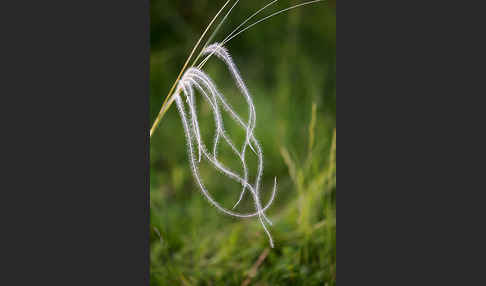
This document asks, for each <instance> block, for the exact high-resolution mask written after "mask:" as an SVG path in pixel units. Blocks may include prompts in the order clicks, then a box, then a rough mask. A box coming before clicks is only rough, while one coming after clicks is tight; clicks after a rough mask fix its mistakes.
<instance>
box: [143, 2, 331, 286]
mask: <svg viewBox="0 0 486 286" xmlns="http://www.w3.org/2000/svg"><path fill="white" fill-rule="evenodd" d="M268 2H270V1H268ZM268 2H264V1H253V0H252V1H250V0H242V1H240V3H239V4H238V5H237V6H236V7H235V9H234V10H233V12H232V14H231V15H230V16H229V18H228V20H227V21H226V22H225V24H224V25H223V26H222V28H221V30H220V31H219V32H218V34H217V35H216V37H215V38H214V41H221V40H222V39H223V38H225V36H226V35H227V34H228V33H230V32H231V31H232V30H233V29H234V28H236V27H237V26H238V25H239V24H240V23H241V22H242V21H244V20H245V19H246V18H247V17H248V16H250V15H251V14H253V13H254V12H255V11H257V10H258V9H260V8H261V7H263V6H264V5H266V4H267V3H268ZM302 2H305V1H278V2H277V3H276V4H274V5H272V6H270V7H269V8H268V9H267V10H265V11H264V12H263V13H262V14H261V15H259V16H257V17H256V18H254V20H252V21H250V23H252V22H253V21H255V20H256V19H260V18H261V17H264V16H267V15H270V14H271V13H273V12H275V11H278V10H280V9H283V8H287V7H289V6H292V5H295V4H299V3H302ZM223 4H224V1H223V0H221V1H219V0H218V1H206V0H198V1H163V0H152V1H151V27H150V28H151V60H150V64H151V73H150V83H151V90H150V92H151V93H150V112H151V113H150V116H151V122H153V120H154V118H155V117H156V115H157V113H158V112H159V109H160V107H161V104H162V102H163V100H164V98H165V97H166V96H167V93H168V91H169V90H170V88H171V86H172V84H173V82H174V80H175V79H176V78H177V75H178V73H179V71H180V69H181V68H182V66H183V64H184V62H185V60H186V58H187V56H188V55H189V53H190V51H191V49H192V47H193V46H194V44H195V43H196V41H197V39H198V38H199V36H200V35H201V33H202V32H203V31H204V29H205V27H206V26H207V24H208V23H209V22H210V20H211V19H212V17H213V16H214V15H215V14H216V13H217V11H218V10H219V8H221V6H222V5H223ZM332 6H333V4H332V3H325V2H320V3H316V4H312V5H309V6H305V7H301V8H297V9H295V10H291V11H289V12H286V13H284V14H280V15H278V16H275V17H273V18H271V19H269V20H267V21H265V22H263V23H261V24H258V25H256V26H255V27H253V28H252V29H250V30H248V31H246V32H245V33H243V34H241V35H240V36H239V37H236V38H235V39H233V40H232V41H230V42H229V43H228V44H227V45H226V47H227V48H228V50H229V51H230V53H231V55H232V56H233V59H234V61H235V63H236V65H237V66H238V67H239V69H240V72H241V74H242V76H243V78H244V80H245V82H246V84H247V86H248V88H249V89H250V92H251V93H252V96H253V100H254V102H255V108H256V112H257V125H256V130H255V134H256V137H257V138H258V139H259V141H260V143H261V145H262V147H263V151H264V156H265V157H264V167H265V169H264V177H263V187H262V192H263V198H264V201H266V199H267V198H268V196H269V194H270V192H271V188H272V185H273V179H274V177H277V179H278V194H277V199H276V201H275V202H274V204H273V205H272V207H271V208H270V209H269V210H268V211H267V215H268V217H269V218H270V219H271V220H272V221H273V222H274V225H273V226H272V227H270V231H271V232H272V235H273V237H274V240H275V248H274V249H270V250H269V251H268V250H267V249H268V248H269V244H268V239H267V237H266V235H265V233H264V231H263V229H262V227H261V225H260V224H259V222H258V219H255V218H252V219H243V220H241V219H235V218H231V217H227V216H225V215H223V214H221V213H219V212H218V211H217V210H216V209H215V208H213V207H211V206H210V204H209V203H208V202H207V201H206V199H205V198H204V197H203V196H202V195H201V194H200V192H199V189H198V188H197V186H196V184H195V182H194V180H193V178H192V175H191V172H190V167H189V163H188V160H187V153H186V143H185V138H184V132H183V130H182V125H181V121H180V119H179V116H178V113H177V110H176V108H175V105H174V106H172V107H171V109H170V110H169V111H168V112H167V114H166V116H165V117H164V118H163V120H162V122H161V125H160V126H159V128H158V130H157V131H156V132H155V134H154V135H153V136H152V138H151V150H150V152H151V153H150V167H151V168H150V172H151V173H150V183H151V191H150V196H151V199H150V204H151V210H150V213H151V217H150V219H151V234H150V238H151V245H150V246H151V285H335V283H336V282H335V281H336V248H335V247H336V241H335V237H336V219H335V212H336V204H335V192H336V163H335V162H336V160H335V149H336V147H335V126H336V12H335V11H336V10H335V8H333V7H332ZM204 70H205V72H207V74H208V75H209V76H211V78H212V79H213V80H214V82H215V83H216V84H217V85H218V88H219V89H220V90H221V91H222V92H223V93H224V94H225V95H226V97H227V98H228V100H229V101H230V102H231V103H232V104H233V106H234V107H235V108H236V109H237V111H238V112H239V114H241V115H242V117H243V118H247V106H246V105H245V102H244V101H243V100H242V99H241V95H240V94H239V93H238V90H237V88H236V86H235V84H234V83H233V81H232V80H231V76H230V75H229V73H228V72H227V70H226V68H225V66H224V65H223V64H222V63H221V62H219V61H218V60H216V59H215V58H213V59H211V60H210V61H209V62H208V64H207V65H206V66H205V68H204ZM197 102H198V113H199V115H200V125H201V126H200V128H201V130H202V131H203V137H204V138H205V140H206V144H207V145H211V142H212V136H213V133H214V123H213V122H212V115H211V113H210V109H209V108H208V106H207V103H205V102H204V101H203V100H202V98H201V97H200V96H198V100H197ZM225 120H226V118H225ZM226 122H228V124H227V127H228V133H229V134H230V136H231V137H232V138H234V140H235V142H237V143H238V144H241V142H242V141H243V139H244V132H243V131H242V130H239V128H237V125H236V124H231V123H229V117H228V120H226V121H225V123H226ZM220 154H221V158H222V160H223V161H224V162H227V164H228V165H230V166H237V165H235V161H234V158H233V157H234V156H232V155H231V152H229V148H227V149H224V148H223V147H222V150H221V153H220ZM249 162H250V164H252V165H253V166H255V165H256V160H254V158H253V159H251V158H249ZM235 169H236V170H237V167H235ZM251 170H252V171H253V172H254V170H255V167H253V169H251ZM201 174H202V176H203V179H204V182H205V183H206V186H207V188H208V190H209V191H210V192H211V194H212V195H213V196H214V197H215V198H217V199H218V201H219V202H221V204H223V205H224V206H226V207H227V208H231V207H232V206H233V204H234V202H235V201H236V200H237V199H238V196H239V192H240V187H239V186H238V185H237V184H236V183H234V182H232V181H231V180H229V179H227V178H225V177H223V176H221V175H220V174H218V173H217V172H216V171H215V170H214V169H211V168H209V166H207V164H206V165H204V164H202V166H201ZM238 210H239V211H242V212H248V211H251V210H252V209H251V199H250V198H249V196H247V197H246V198H245V201H244V202H243V203H242V205H241V206H239V207H238ZM259 257H260V258H261V259H260V262H261V263H258V262H257V261H258V260H259Z"/></svg>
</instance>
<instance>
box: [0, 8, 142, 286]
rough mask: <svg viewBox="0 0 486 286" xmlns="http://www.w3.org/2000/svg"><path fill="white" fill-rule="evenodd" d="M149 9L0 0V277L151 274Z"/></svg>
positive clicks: (84, 279)
mask: <svg viewBox="0 0 486 286" xmlns="http://www.w3.org/2000/svg"><path fill="white" fill-rule="evenodd" d="M149 9H150V1H149V0H136V1H115V0H106V1H99V0H85V1H56V0H46V1H4V2H1V3H0V16H1V17H0V18H1V19H2V25H0V26H1V27H0V29H1V32H2V33H1V34H2V40H1V41H2V44H1V45H0V62H1V64H0V73H1V74H2V75H4V76H3V77H2V81H1V84H0V94H1V96H0V111H1V112H0V117H1V120H0V129H1V130H2V135H1V137H2V139H1V140H0V158H1V160H0V167H1V169H2V170H3V172H2V177H1V179H0V190H1V191H0V213H1V215H0V223H1V225H2V229H1V231H0V233H1V235H0V263H2V265H6V267H5V268H3V269H2V271H0V285H117V286H124V285H127V286H132V285H137V286H148V285H149V253H150V251H149V225H150V224H149V207H150V202H149V144H150V142H149V75H150V31H149V29H150V18H149V17H150V11H149Z"/></svg>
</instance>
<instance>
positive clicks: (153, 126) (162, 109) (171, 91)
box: [150, 0, 231, 137]
mask: <svg viewBox="0 0 486 286" xmlns="http://www.w3.org/2000/svg"><path fill="white" fill-rule="evenodd" d="M230 1H231V0H228V1H226V3H225V4H224V5H223V7H222V8H221V9H220V10H219V11H218V13H217V14H216V16H214V18H213V20H211V22H210V23H209V25H208V26H207V27H206V30H204V32H203V34H202V35H201V37H200V38H199V40H198V41H197V43H196V45H195V46H194V48H193V49H192V51H191V54H190V55H189V57H188V58H187V60H186V62H185V63H184V66H183V67H182V69H181V71H180V72H179V75H178V76H177V79H176V80H175V82H174V84H173V85H172V88H171V89H170V91H169V94H168V95H167V97H166V98H165V100H164V102H163V103H162V107H161V108H160V112H159V114H158V115H157V118H155V121H154V124H153V125H152V128H150V137H152V134H153V133H154V131H155V130H156V129H157V127H158V126H159V124H160V120H161V119H162V118H163V117H164V114H165V112H166V111H167V110H168V109H169V107H170V105H171V104H172V102H173V100H170V101H169V98H170V97H172V95H173V94H174V93H173V92H174V89H175V88H176V86H177V83H178V82H179V80H180V78H181V77H182V75H183V74H184V71H185V70H186V68H187V66H188V65H189V62H190V61H191V59H192V56H193V55H194V53H195V52H196V50H197V48H198V47H199V45H200V44H201V41H202V39H203V38H204V36H206V34H207V32H208V31H209V29H210V28H211V26H212V25H213V23H214V21H216V19H217V18H218V16H219V14H221V12H223V10H224V8H225V7H226V6H227V5H228V3H229V2H230ZM175 93H177V91H176V92H175ZM168 102H170V103H168ZM166 104H167V107H165V108H164V106H166Z"/></svg>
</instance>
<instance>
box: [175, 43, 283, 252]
mask: <svg viewBox="0 0 486 286" xmlns="http://www.w3.org/2000/svg"><path fill="white" fill-rule="evenodd" d="M213 49H217V50H219V51H217V53H218V55H220V56H221V57H222V58H223V59H224V60H223V61H224V62H225V63H226V64H227V65H228V67H229V68H230V70H231V72H232V73H233V76H234V77H235V78H236V79H237V84H238V86H239V87H240V90H241V91H242V93H243V94H244V96H245V98H246V100H247V103H248V105H249V114H250V116H249V120H248V123H245V122H243V120H242V119H241V117H240V116H239V115H238V114H237V113H236V112H235V111H234V110H233V108H232V107H231V106H230V105H229V104H228V103H227V100H226V99H225V97H224V95H223V94H222V93H221V92H219V91H218V89H217V87H216V85H215V84H214V82H213V81H212V80H211V78H210V77H209V76H208V75H207V74H205V73H204V72H203V71H201V70H199V69H197V68H190V69H189V70H188V71H187V72H186V73H185V74H184V76H183V77H182V80H181V88H180V89H181V90H182V91H183V94H184V95H185V97H186V102H187V105H188V106H189V112H190V114H191V118H190V120H188V119H187V116H186V114H185V107H184V106H183V102H182V100H181V99H180V96H179V97H178V98H176V103H177V105H178V110H179V113H180V116H181V119H182V121H183V125H184V130H185V132H186V138H187V141H188V147H189V152H188V153H189V157H190V158H189V160H190V162H191V167H192V168H191V169H192V172H193V175H194V177H195V179H196V181H197V182H198V184H199V187H200V188H201V190H202V192H203V194H204V195H205V196H206V198H208V200H209V201H210V202H211V203H212V204H213V205H215V206H216V207H217V208H218V209H220V210H222V211H223V212H225V213H227V214H230V215H234V216H238V215H239V214H238V215H235V214H237V213H235V212H231V213H229V212H228V210H226V209H224V208H222V207H221V206H219V204H218V203H217V202H215V201H214V200H213V199H212V198H210V197H209V194H208V192H207V191H206V189H205V187H204V183H203V182H202V179H201V178H200V175H199V172H198V169H197V163H196V159H195V157H194V156H195V155H194V150H193V145H192V144H193V141H195V142H196V144H197V147H198V148H199V150H201V151H202V154H203V155H204V157H205V158H206V159H207V160H208V161H209V162H210V163H211V164H212V165H213V167H214V168H216V169H217V170H218V171H220V172H221V173H223V174H225V175H227V176H228V177H230V178H231V179H233V180H235V181H237V182H239V183H240V184H241V185H242V188H243V190H242V192H241V194H240V199H239V200H238V202H239V201H241V198H242V197H243V194H244V191H245V190H246V189H249V190H250V192H251V193H252V197H253V200H254V203H255V209H256V212H255V214H256V215H258V217H259V220H260V222H261V224H262V226H263V229H264V230H265V232H266V233H267V235H268V238H269V240H270V245H271V246H272V247H273V240H272V237H271V235H270V232H269V230H268V229H267V227H266V225H265V222H264V220H265V221H266V222H267V223H269V224H271V222H270V220H269V219H268V218H267V217H266V215H265V213H264V211H265V209H266V208H268V207H269V206H270V205H271V202H272V201H273V198H274V197H275V192H276V180H275V185H274V190H273V192H272V198H271V199H270V201H269V203H268V204H267V206H265V208H262V205H261V201H260V192H259V188H260V180H261V176H262V173H263V152H262V150H261V146H260V144H259V143H258V141H257V139H256V138H255V136H254V134H253V129H254V127H255V118H256V114H255V113H256V112H255V107H254V104H253V101H252V99H251V96H250V94H249V92H248V89H247V88H246V86H245V84H244V83H243V80H242V79H241V76H240V74H239V72H238V70H237V69H236V66H235V65H234V63H233V62H232V60H231V58H230V57H229V53H228V52H227V51H226V50H224V49H222V47H219V46H218V45H212V46H211V48H208V49H207V51H206V52H208V53H209V52H212V51H213ZM192 86H194V87H195V88H196V89H198V90H199V91H200V92H201V94H202V95H203V97H204V98H205V99H206V101H207V102H208V103H209V105H210V107H211V111H212V112H213V114H214V120H215V125H216V134H215V140H214V146H213V153H212V154H211V153H210V152H208V151H207V147H206V144H205V143H204V141H203V140H202V139H201V137H200V136H199V134H200V132H199V130H198V128H199V127H198V125H197V124H196V123H194V122H195V121H197V118H196V115H195V114H196V112H195V104H194V93H193V91H192V88H193V87H192ZM219 104H222V105H223V107H224V109H225V110H226V111H227V112H229V113H230V115H231V117H232V118H233V119H234V120H236V121H237V123H239V124H240V125H241V127H242V128H244V129H245V130H246V137H247V138H246V140H245V143H244V144H243V147H242V150H241V151H239V150H238V148H236V146H235V145H234V143H233V142H232V141H231V139H230V138H229V137H228V136H227V135H226V132H225V129H224V123H223V119H222V115H221V111H220V109H219ZM189 122H192V124H191V127H192V128H190V124H189ZM220 137H222V138H223V139H224V141H225V142H226V143H227V144H228V145H229V146H230V147H231V149H232V150H233V152H234V153H235V154H236V155H237V156H238V158H239V159H240V161H241V164H242V167H243V170H244V174H243V175H239V174H237V173H236V172H235V171H233V170H230V169H229V168H228V167H226V166H224V164H222V163H221V162H220V161H219V160H218V158H217V147H218V144H219V140H218V138H220ZM252 145H255V146H254V147H253V146H252ZM247 146H252V147H251V149H252V150H253V152H254V153H255V154H256V155H257V157H258V172H257V176H256V180H255V183H254V184H253V185H252V184H251V183H250V182H249V181H248V168H247V164H246V161H245V152H246V147H247ZM255 149H256V150H255ZM199 162H200V161H199ZM238 202H237V203H238ZM235 206H236V204H235Z"/></svg>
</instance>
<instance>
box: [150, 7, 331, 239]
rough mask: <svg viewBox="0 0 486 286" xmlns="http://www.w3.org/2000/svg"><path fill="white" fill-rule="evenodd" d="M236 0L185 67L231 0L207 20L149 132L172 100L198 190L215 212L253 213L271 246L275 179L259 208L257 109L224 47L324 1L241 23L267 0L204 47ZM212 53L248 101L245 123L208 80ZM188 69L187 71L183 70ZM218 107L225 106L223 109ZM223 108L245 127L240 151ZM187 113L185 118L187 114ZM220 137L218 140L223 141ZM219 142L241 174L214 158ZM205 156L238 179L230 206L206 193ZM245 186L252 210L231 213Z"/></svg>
mask: <svg viewBox="0 0 486 286" xmlns="http://www.w3.org/2000/svg"><path fill="white" fill-rule="evenodd" d="M239 1H240V0H236V1H235V3H234V4H233V5H232V6H231V8H230V9H229V11H227V13H226V15H225V16H224V18H223V19H222V20H221V21H220V23H219V24H218V26H217V27H216V29H215V30H214V32H213V34H212V35H211V36H210V37H209V39H208V40H207V42H206V44H205V45H204V46H203V48H202V50H201V51H200V53H199V54H198V56H197V57H196V59H195V60H194V63H193V64H192V65H191V66H189V62H190V60H191V59H192V57H193V55H194V53H195V52H196V50H197V49H198V47H199V45H200V43H201V41H202V40H203V39H204V37H205V35H206V33H207V32H208V31H209V30H210V28H211V26H212V25H213V23H214V22H215V21H216V19H217V18H218V16H219V15H220V14H221V13H222V12H223V11H224V9H225V7H226V6H227V5H228V4H229V3H230V2H231V0H227V1H226V2H225V4H224V5H223V7H222V8H221V9H220V10H219V11H218V13H217V14H216V16H215V17H214V18H213V19H212V20H211V22H210V23H209V25H208V26H207V27H206V29H205V31H204V32H203V34H202V35H201V37H200V38H199V40H198V41H197V43H196V45H195V46H194V48H193V50H192V51H191V54H190V55H189V57H188V58H187V60H186V62H185V64H184V66H183V68H182V70H181V71H180V73H179V76H178V77H177V79H176V81H175V82H174V85H173V86H172V88H171V90H170V91H169V95H168V96H167V97H166V99H165V100H164V103H163V104H162V107H161V110H160V112H159V114H158V116H157V118H156V120H155V122H154V124H153V125H152V128H151V130H150V136H152V134H153V132H154V131H155V129H156V128H157V126H158V125H159V123H160V120H161V119H162V117H163V116H164V114H165V112H166V111H167V110H168V109H169V107H170V106H171V104H172V102H174V101H175V102H176V106H177V110H178V112H179V116H180V118H181V121H182V127H183V129H184V134H185V136H186V142H187V149H188V157H189V163H190V166H191V171H192V174H193V177H194V179H195V181H196V182H197V184H198V186H199V188H200V189H201V192H202V194H203V195H204V196H205V197H206V198H207V200H208V201H209V202H210V203H211V204H212V205H213V206H214V207H216V208H217V209H218V210H219V211H221V212H223V213H225V214H227V215H230V216H234V217H240V218H247V217H254V216H258V218H259V220H260V223H261V225H262V227H263V229H264V231H265V233H266V234H267V236H268V239H269V242H270V246H271V247H273V246H274V243H273V239H272V236H271V234H270V231H269V230H268V228H267V226H266V224H267V223H268V224H269V225H271V224H272V223H271V221H270V220H269V219H268V217H267V216H266V215H265V211H266V210H267V209H268V208H269V207H270V206H271V204H272V203H273V201H274V199H275V194H276V190H277V178H275V181H274V186H273V190H272V193H271V197H270V199H269V201H268V202H267V203H266V205H265V206H264V207H262V203H261V197H260V185H261V178H262V175H263V151H262V147H261V145H260V143H259V142H258V140H257V139H256V137H255V135H254V129H255V126H256V110H255V105H254V103H253V99H252V97H251V94H250V92H249V90H248V88H247V87H246V84H245V82H244V80H243V78H242V76H241V74H240V72H239V70H238V68H237V66H236V64H235V63H234V61H233V59H232V57H231V55H230V53H229V51H228V50H227V49H226V48H225V47H224V46H225V44H226V43H228V42H229V41H231V40H232V39H234V38H235V37H237V36H238V35H240V34H242V33H243V32H245V31H247V30H248V29H250V28H252V27H254V26H255V25H257V24H259V23H261V22H263V21H265V20H267V19H269V18H271V17H273V16H276V15H278V14H280V13H283V12H285V11H289V10H292V9H294V8H297V7H301V6H304V5H308V4H312V3H317V2H323V1H324V0H313V1H308V2H304V3H301V4H297V5H294V6H291V7H289V8H286V9H282V10H279V11H277V12H275V13H273V14H271V15H270V16H266V17H264V18H262V19H260V20H257V21H256V22H254V23H252V24H250V25H248V26H246V27H244V25H245V24H246V23H247V22H248V21H250V20H251V19H252V18H254V17H255V16H256V15H258V14H259V13H261V12H262V11H263V10H265V9H266V8H267V7H270V6H271V5H273V4H274V3H276V2H277V1H278V0H273V1H272V2H270V3H268V4H267V5H265V6H264V7H263V8H261V9H260V10H258V11H257V12H255V13H254V14H252V15H251V16H250V17H248V18H247V19H246V20H245V21H244V22H243V23H241V24H240V25H239V26H238V27H237V28H236V29H234V30H233V31H232V32H231V33H230V34H228V35H227V36H226V37H225V39H224V40H223V41H222V42H221V43H214V44H211V45H208V44H209V43H210V42H211V40H212V39H213V37H214V36H215V34H216V33H217V32H218V30H219V28H220V27H221V26H222V25H223V23H224V22H225V21H226V19H227V18H228V16H229V14H230V13H231V11H232V10H233V9H234V8H235V6H236V5H237V4H238V3H239ZM213 55H215V56H216V57H217V58H218V59H220V60H221V61H222V62H223V63H224V64H225V65H226V67H227V68H228V70H229V72H230V74H231V76H232V77H233V79H234V81H235V83H236V86H237V87H238V89H239V91H240V92H241V94H242V95H243V97H244V98H245V100H246V103H247V105H248V121H247V122H245V121H243V120H242V119H241V117H240V116H239V115H238V114H237V113H236V112H235V111H234V109H233V108H232V107H231V105H230V104H229V103H228V101H227V100H226V98H225V96H224V95H223V94H222V93H221V92H220V91H219V90H218V89H217V87H216V85H215V84H214V82H213V81H212V79H211V78H210V77H209V76H208V75H207V74H206V73H205V72H204V71H203V70H202V67H203V66H204V65H205V64H206V62H207V61H208V60H209V59H210V58H211V57H212V56H213ZM202 56H206V57H205V58H204V60H202V61H201V62H200V63H199V65H198V66H197V67H195V64H196V62H197V61H198V60H199V58H200V57H202ZM186 68H187V70H186ZM196 91H197V92H199V93H200V94H201V95H202V97H203V99H205V101H206V102H207V103H208V104H209V106H210V109H211V111H212V113H213V116H214V121H215V126H216V129H215V134H214V141H213V146H212V153H211V151H208V148H207V146H206V144H205V143H204V140H203V139H202V137H201V132H200V129H199V121H198V117H197V104H196ZM182 96H184V97H185V102H186V104H187V106H188V113H187V112H186V107H185V104H184V101H183V99H182ZM220 106H222V107H223V108H222V109H221V108H220ZM222 110H224V111H226V112H227V113H229V115H230V117H231V118H232V119H233V120H234V121H236V123H238V124H239V125H240V127H241V128H243V129H244V130H245V131H246V135H245V141H244V143H243V146H241V150H240V149H238V148H237V146H235V144H234V143H233V142H232V140H231V138H230V137H228V135H227V134H226V130H225V128H224V122H223V117H222ZM188 114H189V117H188ZM221 139H222V140H221ZM221 142H225V143H226V144H228V145H229V146H230V147H231V150H232V151H233V153H234V154H235V155H236V156H237V157H238V159H239V161H240V163H241V166H242V169H243V174H238V173H237V172H235V171H233V170H231V169H229V168H228V167H227V166H225V165H224V164H223V163H221V162H220V161H219V160H218V156H217V155H218V146H219V145H220V143H221ZM194 144H195V145H196V147H197V156H196V154H195V153H196V151H195V146H194ZM248 147H249V149H250V150H251V151H252V152H253V153H254V154H255V155H256V157H257V160H258V167H257V172H256V176H255V181H254V183H253V184H252V183H251V182H250V181H249V174H248V166H247V162H246V151H247V148H248ZM203 158H204V159H206V160H207V161H208V162H209V163H210V164H211V165H212V166H213V167H214V168H215V169H216V170H217V171H219V172H221V173H222V174H224V175H226V176H228V177H229V178H230V179H232V180H234V181H236V182H238V183H239V184H241V187H242V189H241V191H240V194H239V197H238V200H237V202H236V203H235V204H234V206H233V208H232V210H229V209H226V208H224V207H223V206H221V205H220V204H219V203H218V202H217V201H216V200H214V198H213V197H211V195H210V194H209V192H208V191H207V189H206V187H205V185H204V182H203V180H202V178H201V175H200V173H199V169H198V166H199V164H200V163H201V160H202V159H203ZM247 190H249V191H250V193H251V195H252V199H253V201H254V205H255V212H253V213H239V212H235V211H234V209H235V208H236V207H237V206H238V204H239V203H240V202H241V200H242V199H243V197H244V195H245V193H246V191H247Z"/></svg>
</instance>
